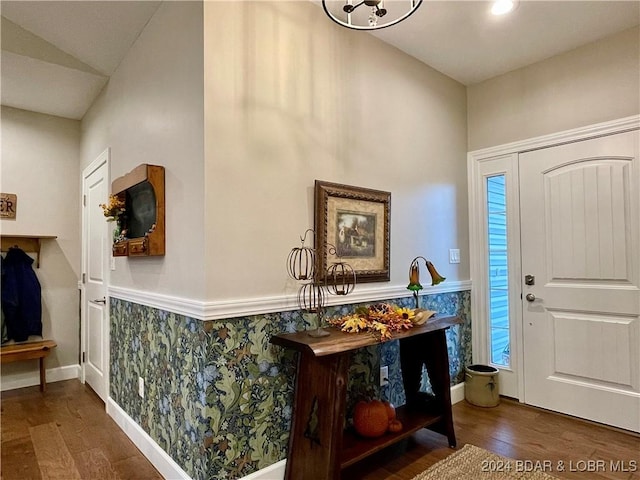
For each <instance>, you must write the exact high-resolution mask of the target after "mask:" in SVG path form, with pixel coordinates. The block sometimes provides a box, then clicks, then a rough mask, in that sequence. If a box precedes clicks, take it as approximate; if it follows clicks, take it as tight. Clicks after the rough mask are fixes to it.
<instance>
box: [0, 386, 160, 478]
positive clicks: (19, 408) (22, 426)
mask: <svg viewBox="0 0 640 480" xmlns="http://www.w3.org/2000/svg"><path fill="white" fill-rule="evenodd" d="M1 405H2V414H1V417H0V421H1V422H2V428H1V432H2V434H1V438H2V447H1V462H2V463H1V464H0V474H1V476H2V480H31V479H34V480H35V479H43V480H46V479H51V480H80V479H82V480H85V479H91V480H93V479H95V480H103V479H108V480H128V479H136V480H138V479H139V480H147V479H148V480H157V479H161V478H162V477H161V476H160V474H159V473H158V472H157V471H156V469H155V468H154V467H153V466H152V465H151V463H149V461H148V460H147V459H146V458H145V457H144V456H143V455H142V453H140V451H139V450H138V449H137V448H136V446H135V445H134V444H133V443H132V442H131V441H130V440H129V439H128V438H127V436H126V435H125V434H124V433H123V432H122V430H120V428H119V427H118V426H117V425H116V423H115V422H114V421H113V420H112V419H111V418H110V417H109V416H108V415H107V414H106V412H105V410H104V403H103V402H102V400H100V398H99V397H98V396H97V395H96V394H95V393H94V392H93V391H92V390H91V389H90V388H88V387H85V386H84V385H82V384H81V383H80V382H79V381H77V380H68V381H65V382H55V383H50V384H48V385H47V391H46V392H44V393H41V392H40V391H39V387H29V388H21V389H18V390H12V391H7V392H2V402H1Z"/></svg>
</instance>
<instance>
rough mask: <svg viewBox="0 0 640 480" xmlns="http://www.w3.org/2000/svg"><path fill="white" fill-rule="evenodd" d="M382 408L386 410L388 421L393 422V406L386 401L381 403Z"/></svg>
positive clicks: (394, 414)
mask: <svg viewBox="0 0 640 480" xmlns="http://www.w3.org/2000/svg"><path fill="white" fill-rule="evenodd" d="M382 403H383V405H384V407H385V408H386V409H387V417H388V418H389V421H391V420H395V419H396V407H394V406H393V404H391V403H389V402H387V401H386V400H385V401H384V402H382Z"/></svg>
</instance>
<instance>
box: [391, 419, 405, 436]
mask: <svg viewBox="0 0 640 480" xmlns="http://www.w3.org/2000/svg"><path fill="white" fill-rule="evenodd" d="M400 431H402V422H401V421H400V420H390V421H389V432H391V433H398V432H400Z"/></svg>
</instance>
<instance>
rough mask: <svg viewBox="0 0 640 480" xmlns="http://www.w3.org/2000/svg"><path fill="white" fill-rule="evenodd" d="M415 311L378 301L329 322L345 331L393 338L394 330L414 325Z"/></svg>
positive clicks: (381, 339) (384, 339) (381, 338)
mask: <svg viewBox="0 0 640 480" xmlns="http://www.w3.org/2000/svg"><path fill="white" fill-rule="evenodd" d="M415 315H416V314H415V311H414V310H413V309H411V308H400V307H397V306H395V305H392V304H390V303H376V304H374V305H371V306H369V307H358V308H357V309H356V311H355V313H352V314H349V315H344V316H342V317H336V318H330V319H329V320H328V322H329V323H330V324H331V325H333V326H335V327H339V328H340V329H341V330H342V331H343V332H348V333H358V332H370V333H372V334H374V335H375V336H377V337H378V338H379V339H380V341H383V342H384V341H386V340H389V339H391V335H392V333H393V332H399V331H402V330H408V329H410V328H411V327H413V326H414V319H415Z"/></svg>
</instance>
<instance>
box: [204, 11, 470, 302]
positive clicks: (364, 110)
mask: <svg viewBox="0 0 640 480" xmlns="http://www.w3.org/2000/svg"><path fill="white" fill-rule="evenodd" d="M323 16H324V14H323V13H322V10H321V9H320V7H318V6H317V5H314V4H312V3H310V2H205V7H204V25H205V32H204V43H205V50H204V54H205V55H204V57H205V64H204V68H205V75H204V76H205V94H204V95H205V98H204V100H205V159H206V161H205V176H206V180H205V184H206V191H205V198H206V202H205V203H206V211H207V216H206V230H205V235H206V243H207V250H206V253H207V262H206V269H207V275H208V278H207V286H208V287H207V298H208V299H209V300H220V299H241V298H250V297H263V298H264V297H267V298H268V297H271V296H278V295H281V294H283V293H286V294H290V293H293V292H295V289H296V288H297V284H295V282H293V281H290V280H288V277H287V274H286V270H285V260H286V258H287V254H288V252H289V250H290V249H291V248H292V247H294V246H298V245H299V243H300V241H299V236H300V235H301V234H302V233H303V232H304V231H305V229H307V228H310V227H312V226H313V216H314V215H313V185H314V180H315V179H319V180H325V181H331V182H337V183H343V184H350V185H358V186H362V187H368V188H374V189H379V190H385V191H390V192H391V194H392V200H391V217H392V220H391V252H392V253H391V285H393V286H396V285H398V286H399V285H404V286H406V283H407V281H408V278H407V275H408V273H407V272H408V268H409V263H410V261H411V259H412V258H413V257H414V256H416V255H424V256H426V257H427V258H429V259H431V260H432V261H433V262H434V263H435V264H436V265H437V266H438V268H439V270H440V271H441V273H442V274H443V275H445V276H446V277H447V278H449V279H450V280H468V279H469V266H468V265H469V263H468V253H467V252H468V226H467V219H468V216H467V180H466V162H465V158H466V151H467V148H466V135H467V132H466V91H465V88H464V86H463V85H461V84H459V83H457V82H455V81H453V80H451V79H450V78H448V77H445V76H444V75H442V74H440V73H438V72H437V71H435V70H433V69H432V68H430V67H428V66H425V65H424V64H421V63H419V62H418V61H416V60H415V59H413V58H412V57H410V56H408V55H405V54H403V53H401V52H400V51H398V50H396V49H395V48H392V47H390V46H389V45H386V44H384V43H382V42H381V41H379V40H378V39H376V38H374V37H372V36H370V35H368V34H366V33H362V32H355V31H349V30H347V29H344V28H341V27H339V26H337V25H335V24H333V23H332V22H329V21H326V18H324V20H322V19H323ZM449 248H459V249H461V252H462V263H461V264H460V265H450V264H449V263H448V249H449ZM425 274H426V272H425ZM381 285H382V286H389V284H381ZM371 286H372V285H371V284H369V287H371Z"/></svg>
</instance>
